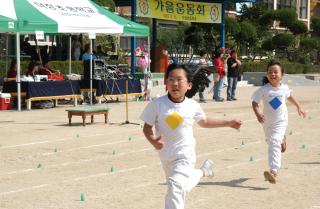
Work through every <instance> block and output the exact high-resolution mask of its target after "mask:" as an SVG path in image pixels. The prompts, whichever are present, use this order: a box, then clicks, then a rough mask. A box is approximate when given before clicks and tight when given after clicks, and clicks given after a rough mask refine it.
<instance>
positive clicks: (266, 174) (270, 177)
mask: <svg viewBox="0 0 320 209" xmlns="http://www.w3.org/2000/svg"><path fill="white" fill-rule="evenodd" d="M263 175H264V178H265V180H266V181H269V182H270V183H271V184H275V183H276V175H275V174H274V173H272V172H270V171H265V172H264V173H263Z"/></svg>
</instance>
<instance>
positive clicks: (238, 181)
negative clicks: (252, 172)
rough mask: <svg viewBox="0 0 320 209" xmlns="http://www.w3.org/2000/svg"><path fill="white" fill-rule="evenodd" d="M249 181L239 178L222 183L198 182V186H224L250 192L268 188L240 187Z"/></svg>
mask: <svg viewBox="0 0 320 209" xmlns="http://www.w3.org/2000/svg"><path fill="white" fill-rule="evenodd" d="M247 180H249V178H240V179H234V180H231V181H222V182H200V183H199V184H198V186H225V187H237V188H243V189H250V190H258V191H259V190H267V189H269V188H265V187H254V186H243V185H241V184H242V183H244V182H245V181H247Z"/></svg>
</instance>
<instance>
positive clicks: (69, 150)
mask: <svg viewBox="0 0 320 209" xmlns="http://www.w3.org/2000/svg"><path fill="white" fill-rule="evenodd" d="M127 142H128V140H122V141H114V142H107V143H103V144H94V145H89V146H84V147H76V148H71V149H66V150H60V151H57V152H46V153H42V154H41V155H44V156H47V155H54V154H57V153H61V152H72V151H76V150H81V149H90V148H93V147H102V146H108V145H115V144H121V143H127Z"/></svg>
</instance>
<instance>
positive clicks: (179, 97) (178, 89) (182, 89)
mask: <svg viewBox="0 0 320 209" xmlns="http://www.w3.org/2000/svg"><path fill="white" fill-rule="evenodd" d="M191 87H192V83H191V82H188V79H187V76H186V72H185V71H184V70H183V69H174V70H173V71H171V72H170V73H169V75H168V80H167V88H168V92H169V94H170V96H171V99H172V101H174V102H177V103H178V102H182V101H183V100H184V96H185V94H186V92H187V91H188V90H189V89H191Z"/></svg>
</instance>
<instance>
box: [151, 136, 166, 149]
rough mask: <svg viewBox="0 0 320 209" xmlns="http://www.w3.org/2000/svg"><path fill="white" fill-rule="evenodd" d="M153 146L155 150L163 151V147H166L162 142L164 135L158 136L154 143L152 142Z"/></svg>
mask: <svg viewBox="0 0 320 209" xmlns="http://www.w3.org/2000/svg"><path fill="white" fill-rule="evenodd" d="M152 145H153V146H154V148H155V149H156V150H161V149H162V147H163V145H164V142H163V141H162V135H160V136H158V137H157V138H155V139H154V140H153V141H152Z"/></svg>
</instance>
